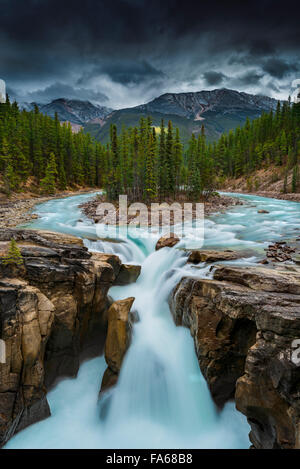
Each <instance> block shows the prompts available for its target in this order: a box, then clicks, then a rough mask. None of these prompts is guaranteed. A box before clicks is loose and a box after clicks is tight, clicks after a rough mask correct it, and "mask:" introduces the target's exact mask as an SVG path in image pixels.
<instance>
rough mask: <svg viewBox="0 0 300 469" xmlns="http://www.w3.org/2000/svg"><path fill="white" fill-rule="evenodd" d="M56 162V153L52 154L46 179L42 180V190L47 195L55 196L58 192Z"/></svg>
mask: <svg viewBox="0 0 300 469" xmlns="http://www.w3.org/2000/svg"><path fill="white" fill-rule="evenodd" d="M56 175H57V169H56V161H55V155H54V153H51V154H50V158H49V162H48V164H47V167H46V173H45V177H44V178H43V179H42V180H41V189H42V192H43V193H45V194H55V191H56Z"/></svg>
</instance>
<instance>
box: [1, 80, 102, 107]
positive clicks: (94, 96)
mask: <svg viewBox="0 0 300 469" xmlns="http://www.w3.org/2000/svg"><path fill="white" fill-rule="evenodd" d="M8 89H9V93H10V94H12V95H13V96H14V97H15V98H16V99H17V100H18V101H24V96H22V94H21V95H20V94H19V93H18V92H16V91H15V90H14V89H11V88H8ZM57 98H67V99H81V100H84V101H94V102H97V103H105V102H107V101H108V97H107V96H106V95H105V94H103V93H97V92H95V91H93V90H92V89H86V88H78V87H73V86H70V85H67V84H65V83H59V82H56V83H53V84H52V85H50V86H47V87H46V88H44V89H37V90H35V91H31V92H28V93H27V95H26V99H27V100H28V101H29V102H35V103H47V102H48V101H49V100H53V99H57Z"/></svg>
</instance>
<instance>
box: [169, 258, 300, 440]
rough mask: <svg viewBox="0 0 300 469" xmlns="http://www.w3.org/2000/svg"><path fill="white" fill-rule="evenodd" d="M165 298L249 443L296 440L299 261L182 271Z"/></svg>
mask: <svg viewBox="0 0 300 469" xmlns="http://www.w3.org/2000/svg"><path fill="white" fill-rule="evenodd" d="M170 306H171V310H172V313H173V316H174V320H175V322H176V324H177V325H184V326H186V327H189V328H190V330H191V334H192V336H193V337H194V342H195V348H196V353H197V356H198V360H199V364H200V368H201V370H202V372H203V374H204V376H205V378H206V380H207V382H208V386H209V388H210V391H211V394H212V397H213V398H214V400H215V402H216V404H217V405H218V406H222V405H224V403H225V402H226V401H228V400H229V399H232V398H235V401H236V406H237V408H238V410H240V411H241V412H243V413H244V414H245V415H246V416H247V418H248V421H249V423H250V425H251V433H250V440H251V442H252V444H253V446H254V447H255V448H300V423H299V422H300V406H299V399H300V366H299V365H300V363H299V365H298V366H297V364H296V363H294V361H293V360H292V356H293V355H292V354H293V344H295V343H297V342H294V341H295V340H296V339H299V338H300V269H299V267H295V266H287V267H286V268H285V267H283V266H280V267H279V266H278V267H277V268H273V269H272V270H271V269H267V268H265V267H263V266H254V267H239V266H229V265H226V266H225V265H223V266H217V267H216V268H215V271H214V277H213V279H212V280H211V279H200V278H195V277H194V278H190V277H185V278H183V279H182V280H181V282H179V284H178V285H177V287H176V288H175V290H174V292H173V294H172V296H171V298H170ZM298 347H299V346H298ZM299 355H300V351H299Z"/></svg>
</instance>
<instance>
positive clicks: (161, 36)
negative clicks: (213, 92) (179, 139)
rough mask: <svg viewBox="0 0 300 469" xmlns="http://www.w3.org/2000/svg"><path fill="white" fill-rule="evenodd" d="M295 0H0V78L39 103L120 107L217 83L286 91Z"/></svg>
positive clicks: (299, 72)
mask: <svg viewBox="0 0 300 469" xmlns="http://www.w3.org/2000/svg"><path fill="white" fill-rule="evenodd" d="M297 3H298V2H296V1H291V0H285V1H284V2H282V0H281V1H277V0H260V1H257V2H256V1H255V0H252V1H251V2H250V1H249V2H248V0H244V1H233V2H227V1H224V0H223V1H220V2H217V1H215V0H208V1H201V0H197V1H196V0H194V1H191V0H180V1H177V0H80V1H78V0H0V78H3V79H4V80H5V81H6V83H7V87H8V91H9V93H10V95H11V96H12V97H14V98H16V99H17V100H19V101H30V102H31V101H36V102H38V103H44V102H48V101H50V100H52V99H55V98H59V97H66V98H78V99H84V100H90V101H92V102H97V103H99V104H103V105H106V106H109V107H112V108H121V107H127V106H134V105H137V104H141V103H144V102H147V101H149V100H150V99H152V98H154V97H156V96H158V95H160V94H162V93H165V92H181V91H200V90H202V89H215V88H223V87H226V88H232V89H237V90H240V91H246V92H250V93H259V94H266V95H269V96H273V97H276V98H287V96H288V95H289V93H290V92H291V83H292V81H293V80H296V79H298V78H300V27H299V25H300V16H299V13H298V14H297V9H298V11H299V7H297Z"/></svg>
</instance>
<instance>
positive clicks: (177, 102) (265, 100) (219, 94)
mask: <svg viewBox="0 0 300 469" xmlns="http://www.w3.org/2000/svg"><path fill="white" fill-rule="evenodd" d="M276 105H277V100H276V99H273V98H270V97H268V96H260V95H253V94H248V93H245V92H241V91H236V90H231V89H227V88H217V89H215V90H210V91H208V90H202V91H189V92H181V93H164V94H162V95H161V96H159V97H157V98H155V99H153V100H152V101H150V102H149V103H147V104H143V105H141V106H136V107H135V108H134V109H140V110H142V111H144V112H149V113H151V112H160V113H162V114H175V115H178V116H181V117H186V118H188V119H192V120H197V119H199V118H200V116H202V114H205V113H206V112H208V111H218V112H222V111H223V112H227V113H228V112H235V111H236V110H237V109H243V110H245V111H250V112H251V111H254V110H256V111H257V110H261V111H263V110H265V111H268V110H271V109H274V108H275V107H276Z"/></svg>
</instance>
